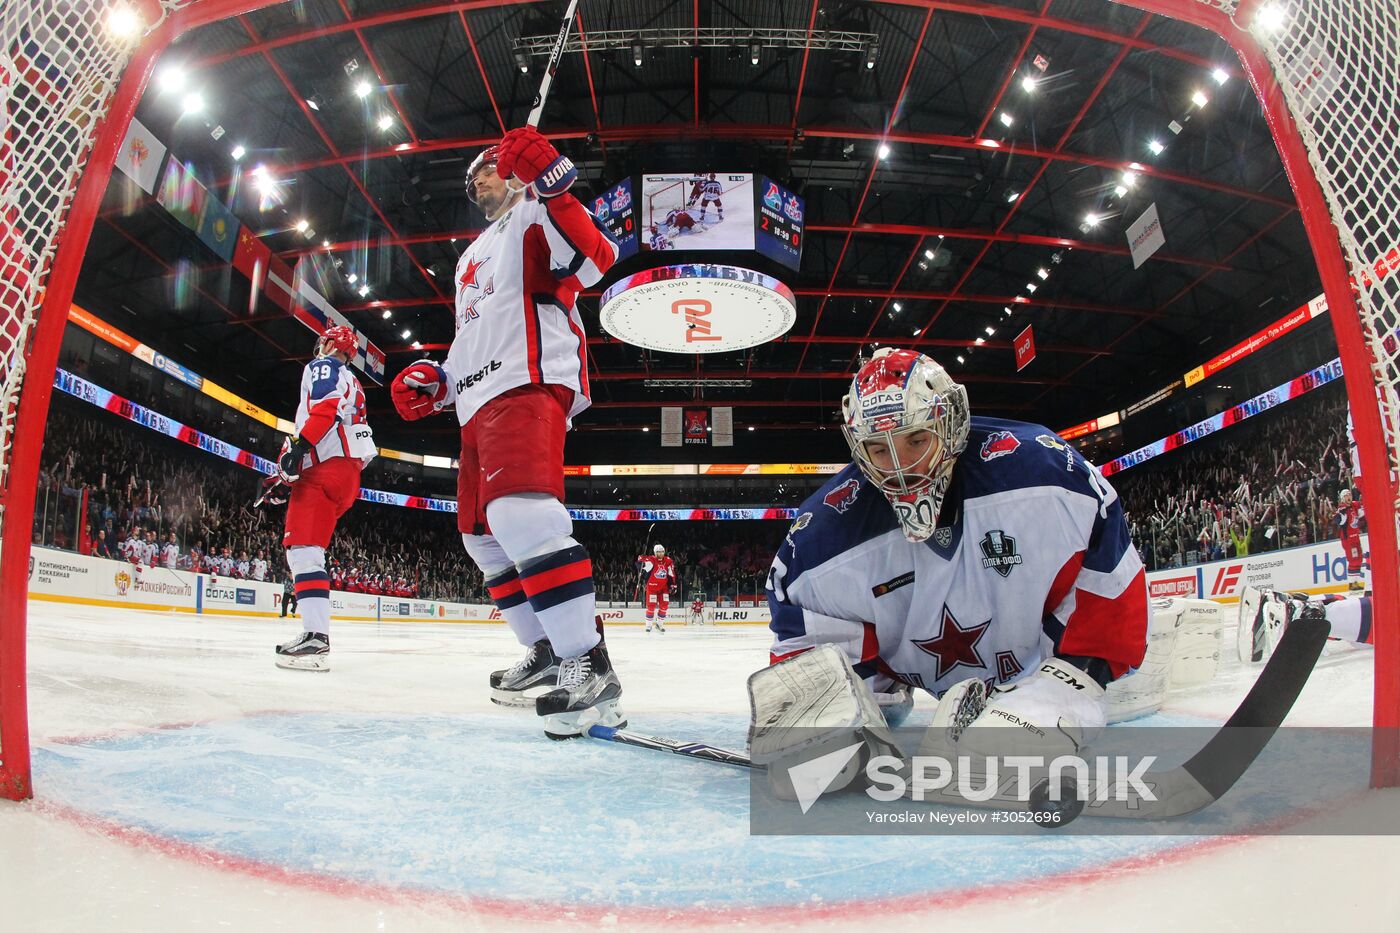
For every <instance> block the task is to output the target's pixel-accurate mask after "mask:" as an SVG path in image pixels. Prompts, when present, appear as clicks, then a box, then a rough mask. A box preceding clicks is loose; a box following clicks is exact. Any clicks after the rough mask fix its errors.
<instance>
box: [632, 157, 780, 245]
mask: <svg viewBox="0 0 1400 933" xmlns="http://www.w3.org/2000/svg"><path fill="white" fill-rule="evenodd" d="M753 200H754V198H753V175H750V174H746V173H739V172H708V171H707V172H687V173H684V174H679V175H643V176H642V197H641V208H642V243H641V246H642V249H646V250H669V249H674V250H688V249H753V248H754V234H753V228H754V223H753Z"/></svg>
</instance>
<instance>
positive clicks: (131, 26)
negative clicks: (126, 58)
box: [107, 4, 142, 39]
mask: <svg viewBox="0 0 1400 933" xmlns="http://www.w3.org/2000/svg"><path fill="white" fill-rule="evenodd" d="M141 25H142V24H141V14H139V13H137V12H136V11H135V10H133V9H132V8H131V7H129V6H127V5H126V4H122V5H121V6H116V7H113V8H112V12H110V13H108V14H107V31H108V32H110V33H111V34H112V35H113V36H114V37H116V38H118V39H130V38H132V37H133V36H135V35H136V34H137V33H138V32H140V31H141Z"/></svg>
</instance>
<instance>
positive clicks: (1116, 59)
mask: <svg viewBox="0 0 1400 933" xmlns="http://www.w3.org/2000/svg"><path fill="white" fill-rule="evenodd" d="M1150 22H1152V14H1151V13H1144V14H1142V19H1140V20H1139V21H1138V24H1137V27H1136V28H1135V29H1134V30H1133V37H1134V38H1136V37H1137V36H1139V35H1141V34H1142V31H1143V30H1144V29H1146V28H1147V24H1148V23H1150ZM1128 52H1129V46H1127V45H1122V46H1120V47H1119V49H1118V54H1116V55H1114V56H1113V60H1112V61H1111V62H1109V64H1108V67H1107V68H1105V69H1104V71H1103V74H1102V75H1101V76H1100V77H1099V80H1098V82H1097V83H1096V84H1095V85H1094V87H1093V90H1091V91H1090V92H1089V94H1088V96H1087V97H1085V99H1084V103H1083V104H1082V105H1080V107H1079V110H1078V112H1076V113H1075V115H1074V119H1072V120H1070V121H1069V125H1068V126H1066V127H1065V131H1064V132H1063V133H1062V134H1061V135H1060V140H1059V142H1058V143H1056V144H1055V148H1054V150H1053V151H1054V152H1060V151H1061V150H1063V149H1064V146H1065V144H1066V143H1068V142H1069V140H1070V137H1072V136H1073V135H1074V131H1075V130H1076V129H1078V128H1079V124H1080V122H1081V121H1082V120H1083V119H1084V116H1085V115H1086V114H1087V113H1088V112H1089V108H1090V107H1092V106H1093V105H1094V102H1095V101H1097V100H1098V99H1099V95H1101V94H1102V93H1103V91H1104V88H1106V87H1108V82H1109V81H1110V80H1111V79H1112V78H1113V75H1114V73H1115V72H1117V71H1118V67H1119V66H1120V65H1122V64H1123V59H1125V58H1127V57H1128ZM1049 167H1050V160H1049V159H1042V160H1041V163H1040V167H1039V168H1038V169H1036V171H1035V174H1034V175H1032V176H1031V179H1030V181H1028V182H1027V183H1026V184H1025V185H1024V186H1023V187H1022V189H1021V195H1020V197H1018V198H1017V199H1016V201H1015V202H1014V203H1013V204H1011V205H1010V206H1009V207H1008V208H1007V210H1006V216H1005V217H1003V218H1002V221H1001V223H1000V224H999V225H997V229H996V232H997V233H1001V232H1003V231H1004V230H1005V229H1006V226H1007V224H1009V223H1011V219H1012V218H1013V217H1015V216H1016V212H1017V211H1018V210H1019V209H1020V207H1021V205H1022V204H1024V203H1026V195H1027V194H1029V193H1030V191H1031V190H1032V189H1033V188H1035V186H1036V185H1037V184H1039V182H1040V180H1041V179H1042V178H1044V177H1045V171H1046V169H1048V168H1049ZM991 248H992V244H991V241H988V242H986V243H984V244H982V249H981V250H979V251H978V253H977V256H976V258H975V259H973V260H972V262H970V263H969V264H968V266H967V269H965V270H964V271H963V274H962V276H961V277H960V278H959V279H958V282H957V284H956V285H954V286H953V294H954V295H955V296H956V295H957V294H958V293H959V292H961V291H962V287H963V286H964V285H966V284H967V281H968V279H970V278H971V277H972V274H973V272H975V271H976V270H977V267H978V266H979V265H981V263H982V260H983V259H984V258H986V255H987V253H988V251H989V250H991ZM953 300H954V299H953V298H949V299H948V300H947V301H944V302H943V303H942V304H941V305H939V306H938V309H937V310H935V311H934V312H933V314H932V315H931V316H930V317H929V319H928V320H927V321H926V322H925V323H924V326H923V328H922V330H925V331H926V330H928V329H929V328H931V327H932V326H933V325H934V324H936V323H937V322H938V319H939V318H940V317H942V316H943V312H944V311H946V310H947V309H948V305H949V304H951V303H952V301H953Z"/></svg>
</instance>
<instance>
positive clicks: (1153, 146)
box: [1147, 139, 1167, 155]
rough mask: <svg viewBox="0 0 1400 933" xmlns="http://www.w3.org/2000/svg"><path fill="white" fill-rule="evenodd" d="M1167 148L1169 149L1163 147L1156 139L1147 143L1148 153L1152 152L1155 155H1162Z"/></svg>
mask: <svg viewBox="0 0 1400 933" xmlns="http://www.w3.org/2000/svg"><path fill="white" fill-rule="evenodd" d="M1166 148H1167V147H1166V146H1164V145H1162V144H1161V143H1160V142H1158V141H1157V140H1155V139H1153V140H1150V141H1149V142H1148V143H1147V149H1148V151H1149V152H1151V153H1152V154H1153V155H1161V154H1162V152H1163V150H1165V149H1166Z"/></svg>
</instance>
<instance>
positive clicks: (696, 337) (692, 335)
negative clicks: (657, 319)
mask: <svg viewBox="0 0 1400 933" xmlns="http://www.w3.org/2000/svg"><path fill="white" fill-rule="evenodd" d="M710 311H711V308H710V303H709V302H708V301H706V300H704V299H703V298H686V299H683V300H681V301H675V302H672V303H671V313H672V314H683V315H685V342H686V343H700V342H701V341H705V340H723V339H724V338H723V337H721V336H720V335H719V334H711V333H710V322H709V317H710Z"/></svg>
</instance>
